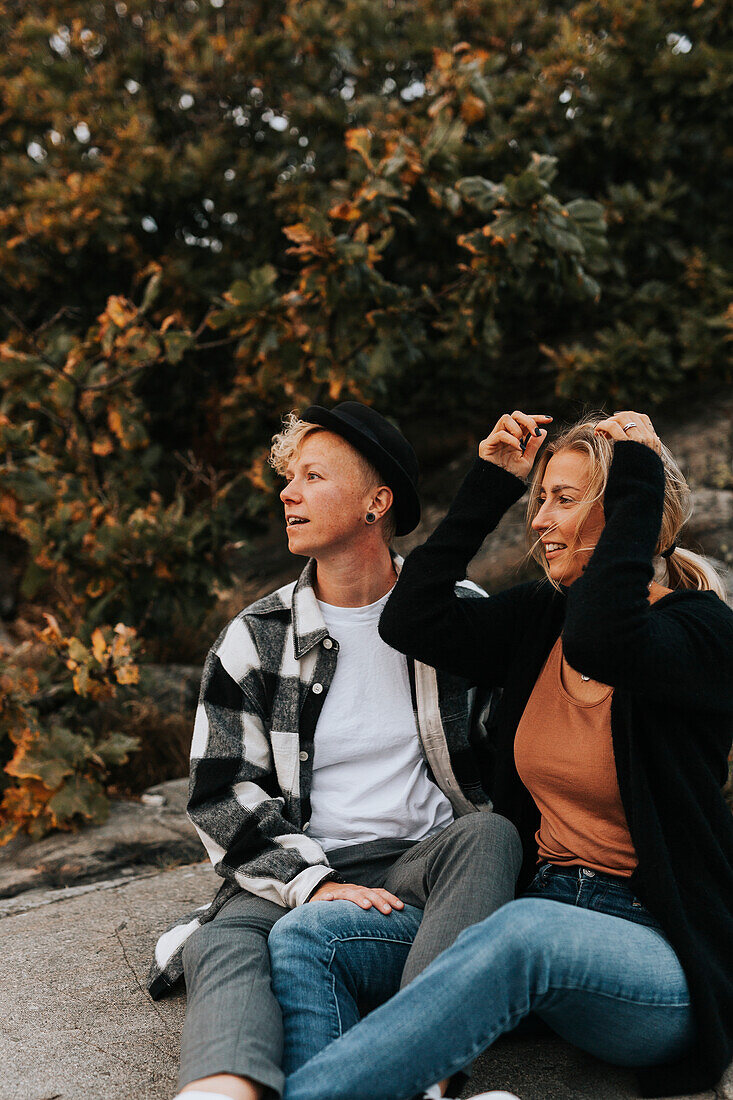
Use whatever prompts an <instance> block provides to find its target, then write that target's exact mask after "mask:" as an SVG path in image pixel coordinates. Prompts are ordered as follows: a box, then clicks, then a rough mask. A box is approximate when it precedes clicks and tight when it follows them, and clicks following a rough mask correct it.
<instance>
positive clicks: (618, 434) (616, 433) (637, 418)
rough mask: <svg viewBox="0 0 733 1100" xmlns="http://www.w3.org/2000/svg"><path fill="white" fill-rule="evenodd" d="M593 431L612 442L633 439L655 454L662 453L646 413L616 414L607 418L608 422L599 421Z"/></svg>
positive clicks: (658, 440) (658, 439)
mask: <svg viewBox="0 0 733 1100" xmlns="http://www.w3.org/2000/svg"><path fill="white" fill-rule="evenodd" d="M595 430H596V431H597V432H599V433H600V434H601V435H605V436H607V437H608V438H609V439H611V440H613V441H614V442H616V441H617V440H618V441H621V440H624V439H634V440H636V442H637V443H644V444H645V445H646V446H647V447H651V449H652V450H653V451H655V452H656V454H658V455H660V454H661V453H662V441H661V439H660V438H659V436H658V435H657V433H656V432H655V431H654V425H653V424H652V422H651V420H650V419H649V417H648V416H647V415H646V413H639V412H631V411H627V412H617V413H614V414H613V416H609V418H608V420H601V422H600V424H596V427H595Z"/></svg>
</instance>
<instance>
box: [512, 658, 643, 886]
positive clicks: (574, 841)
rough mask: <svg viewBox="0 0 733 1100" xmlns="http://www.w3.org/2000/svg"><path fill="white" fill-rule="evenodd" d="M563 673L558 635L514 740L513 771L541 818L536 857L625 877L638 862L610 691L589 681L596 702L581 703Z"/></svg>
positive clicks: (550, 861) (611, 691)
mask: <svg viewBox="0 0 733 1100" xmlns="http://www.w3.org/2000/svg"><path fill="white" fill-rule="evenodd" d="M566 667H567V666H566ZM562 671H563V660H562V637H560V638H558V640H557V642H556V643H555V645H554V647H553V649H552V651H551V652H550V655H549V657H548V658H547V661H546V662H545V665H544V668H543V669H542V672H541V673H540V675H539V677H538V679H537V682H536V684H535V686H534V689H533V691H532V694H531V695H530V697H529V700H528V701H527V706H526V707H525V710H524V714H523V715H522V718H521V721H520V723H519V726H518V728H517V733H516V738H515V742H514V757H515V762H516V765H517V771H518V772H519V776H520V778H521V780H522V782H523V783H524V785H525V787H527V789H528V790H529V792H530V794H531V795H532V798H533V799H534V801H535V803H536V805H537V808H538V809H539V811H540V815H541V821H540V828H539V830H538V832H537V848H538V855H539V859H540V861H542V862H544V861H547V862H549V863H555V864H565V865H568V866H583V867H590V868H592V869H593V870H596V871H607V872H609V873H610V874H613V875H622V876H628V875H630V874H631V872H632V871H633V870H634V868H635V867H636V862H637V861H636V852H635V851H634V846H633V844H632V842H631V836H630V834H629V829H628V825H627V823H626V815H625V813H624V809H623V806H622V805H621V796H620V794H619V789H618V781H617V778H616V765H615V761H614V756H613V746H612V742H611V698H612V695H613V688H611V687H606V688H605V690H604V685H601V684H596V685H595V687H596V692H595V696H594V697H595V700H596V701H594V702H583V701H580V699H578V698H575V697H574V696H573V695H571V694H570V693H569V691H568V690H567V688H566V685H565V684H564V683H563V675H562ZM574 675H575V676H576V678H577V673H575V674H574Z"/></svg>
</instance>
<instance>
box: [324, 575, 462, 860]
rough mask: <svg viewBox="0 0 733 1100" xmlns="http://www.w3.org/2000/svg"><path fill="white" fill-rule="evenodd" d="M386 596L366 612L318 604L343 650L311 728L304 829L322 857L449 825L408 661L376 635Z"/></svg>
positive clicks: (426, 833) (421, 836)
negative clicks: (430, 767)
mask: <svg viewBox="0 0 733 1100" xmlns="http://www.w3.org/2000/svg"><path fill="white" fill-rule="evenodd" d="M388 596H389V593H387V595H386V596H383V597H382V599H381V600H377V602H376V603H373V604H369V605H367V606H366V607H335V606H333V605H332V604H325V603H322V602H321V601H320V600H319V603H318V606H319V607H320V609H321V612H322V614H323V618H324V620H325V623H326V626H327V627H328V630H329V633H330V634H331V636H332V637H333V638H335V640H336V641H337V642H338V644H339V650H338V659H337V662H336V672H335V674H334V678H333V681H332V683H331V686H330V688H329V689H328V695H327V696H326V700H325V702H324V704H323V709H322V710H321V714H320V717H319V719H318V723H317V725H316V733H315V743H314V749H313V786H312V789H311V820H310V824H309V826H308V830H307V832H308V835H309V836H312V837H313V838H314V839H316V840H318V841H319V843H320V844H321V845H322V846H323V848H324V849H326V850H328V849H330V848H343V847H345V846H346V845H348V844H360V843H363V842H364V841H368V840H382V839H384V838H386V837H398V838H400V839H401V840H423V839H424V838H425V837H428V836H432V835H433V833H437V832H440V830H441V829H444V828H445V826H446V825H449V824H450V823H451V821H452V820H453V808H452V806H451V804H450V802H449V801H448V799H447V798H446V797H445V795H444V794H443V792H442V791H441V790H440V789H439V788H438V787H437V786H436V785H435V783H433V782H432V780H430V779H429V778H428V771H427V765H426V763H425V760H424V758H423V755H422V752H421V749H420V743H419V740H418V731H417V723H416V721H415V714H414V711H413V709H412V698H411V695H410V680H409V676H408V671H407V659H406V658H405V657H404V656H403V655H402V654H401V653H398V652H397V650H396V649H392V648H391V646H388V645H387V644H386V643H385V642H383V641H382V639H381V638H380V637H379V633H378V631H377V624H378V622H379V616H380V615H381V613H382V608H383V607H384V605H385V603H386V602H387V598H388Z"/></svg>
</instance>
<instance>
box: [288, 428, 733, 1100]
mask: <svg viewBox="0 0 733 1100" xmlns="http://www.w3.org/2000/svg"><path fill="white" fill-rule="evenodd" d="M551 419H552V418H551V417H549V416H546V415H540V414H534V415H529V414H526V413H524V412H522V411H520V410H516V411H515V412H513V413H512V414H511V415H510V414H504V415H503V416H501V417H500V418H499V420H498V421H497V423H496V425H495V426H494V428H493V429H492V431H491V432H490V433H489V435H488V436H487V437H486V438H485V439H484V440H482V442H481V443H480V444H479V457H478V458H477V460H476V462H475V464H474V466H473V467H472V469H471V470H470V471H469V473H468V476H467V477H466V479H465V481H464V483H463V486H462V487H461V489H460V490H459V492H458V495H457V497H456V499H455V501H454V503H453V505H452V507H451V509H450V511H449V513H448V515H447V516H446V518H445V519H444V520H443V522H442V523H441V524H440V525H439V526H438V528H437V529H436V531H435V533H434V534H433V535H432V536H431V537H430V538H429V539H428V541H427V542H426V543H425V544H424V546H422V547H420V548H418V549H417V550H415V551H414V552H413V553H412V554H411V555H410V557H409V558H408V560H407V561H406V563H405V565H404V567H403V570H402V573H401V576H400V578H399V580H398V582H397V585H396V587H395V589H394V592H393V594H392V596H391V597H390V599H389V601H388V603H387V605H386V608H385V610H384V612H383V615H382V620H381V622H380V633H381V634H382V637H383V638H384V639H385V640H386V641H387V642H388V643H389V644H390V645H392V646H394V647H395V648H396V649H400V650H402V651H403V652H405V653H408V654H409V655H410V656H412V657H415V658H417V659H418V660H420V661H423V662H425V663H427V664H431V665H434V666H435V667H437V668H440V669H444V670H446V671H447V672H452V673H455V674H458V675H462V676H464V677H467V678H468V679H469V680H470V681H471V682H472V683H474V684H476V685H478V686H479V688H491V689H498V688H500V689H502V695H501V702H500V704H499V708H498V712H497V714H496V720H495V723H494V726H493V728H492V730H491V735H490V745H489V746H488V752H487V756H486V759H487V765H486V767H487V773H486V775H485V777H484V785H485V786H486V787H487V790H489V791H490V793H491V795H492V799H493V805H494V810H495V811H496V812H498V813H501V814H503V815H505V816H506V817H508V818H509V819H510V820H511V821H512V822H513V823H514V824H515V825H516V827H517V829H518V831H519V833H520V836H521V838H522V843H523V848H524V865H523V869H522V873H521V875H520V880H519V885H518V896H517V899H516V900H514V901H510V902H509V903H508V904H506V905H505V906H504V907H503V908H501V909H500V910H499V911H498V912H496V913H494V914H493V915H492V916H491V917H489V918H487V919H486V920H484V921H482V922H480V923H479V924H476V925H474V926H473V927H471V928H469V929H467V930H466V931H465V932H463V933H462V934H461V936H460V937H459V938H458V940H457V941H456V943H455V944H454V945H453V946H452V947H451V948H449V949H448V950H447V951H445V952H444V953H443V954H442V955H441V956H440V957H439V958H437V959H436V960H435V961H434V962H433V963H432V964H431V965H430V966H429V967H428V968H427V969H426V970H425V971H424V972H423V973H422V974H421V975H420V976H419V977H418V978H417V979H416V980H415V981H414V982H412V983H411V984H410V985H409V986H407V987H406V988H404V989H403V990H402V991H401V992H400V993H399V994H397V996H395V997H393V998H392V1000H390V1001H389V1002H387V1004H385V1005H383V1006H381V1007H380V1008H378V1009H376V1010H375V1011H373V1012H371V1013H370V1014H369V1015H368V1016H367V1017H366V1018H365V1019H364V1020H362V1021H361V1023H359V1024H357V1025H356V1026H355V1027H353V1028H352V1029H351V1030H350V1031H349V1032H348V1033H347V1034H345V1035H343V1036H342V1037H341V1038H339V1039H337V1041H336V1042H334V1043H333V1044H332V1045H331V1046H330V1047H328V1048H327V1049H326V1050H325V1051H323V1052H322V1053H321V1054H319V1055H318V1056H317V1057H315V1058H313V1059H311V1061H310V1062H308V1063H307V1064H306V1065H305V1066H304V1067H303V1068H301V1069H300V1070H299V1071H297V1072H296V1073H295V1074H293V1075H292V1076H291V1077H290V1078H289V1079H288V1082H287V1085H286V1092H285V1100H317V1098H323V1097H326V1096H327V1097H329V1100H407V1098H411V1097H413V1096H416V1095H419V1094H421V1090H425V1089H427V1091H426V1092H423V1093H422V1095H423V1096H430V1097H439V1096H441V1095H442V1094H443V1089H444V1087H445V1086H446V1082H447V1080H448V1079H449V1078H450V1077H451V1076H452V1075H454V1074H456V1073H457V1072H458V1071H460V1070H461V1069H462V1067H464V1066H465V1065H467V1064H468V1063H469V1062H470V1061H471V1060H472V1059H473V1058H474V1057H475V1056H476V1055H477V1054H478V1053H479V1052H480V1051H481V1050H484V1049H485V1048H486V1047H488V1046H490V1045H491V1044H492V1043H493V1042H494V1040H495V1039H496V1038H497V1037H498V1036H499V1035H501V1034H503V1033H505V1032H507V1031H509V1030H511V1029H512V1028H514V1027H515V1026H516V1025H517V1023H519V1021H520V1020H522V1019H523V1018H524V1017H525V1016H527V1015H528V1014H530V1013H533V1014H534V1015H536V1016H539V1017H540V1018H542V1019H543V1020H544V1021H545V1022H546V1023H547V1024H548V1025H549V1026H550V1027H551V1028H552V1029H554V1030H555V1031H556V1032H557V1033H558V1034H559V1035H561V1036H562V1037H563V1038H565V1039H567V1040H569V1041H570V1042H571V1043H574V1044H576V1045H577V1046H579V1047H581V1048H582V1049H583V1050H586V1051H589V1052H590V1053H592V1054H595V1055H596V1056H598V1057H600V1058H604V1059H606V1060H608V1061H609V1062H613V1063H615V1064H619V1065H625V1066H633V1067H635V1068H636V1069H637V1070H638V1072H639V1076H640V1081H641V1087H642V1095H644V1096H665V1095H672V1094H674V1095H679V1094H680V1093H687V1092H698V1091H701V1090H703V1089H707V1088H711V1087H712V1086H714V1084H715V1083H716V1081H717V1079H718V1078H719V1076H720V1074H721V1073H722V1072H723V1070H724V1069H725V1068H726V1066H727V1065H728V1063H729V1061H730V1059H731V1055H732V1054H733V819H732V818H731V815H730V811H729V810H728V808H727V806H726V804H725V801H724V799H723V796H722V793H721V787H722V785H723V783H724V782H725V778H726V772H727V755H728V751H729V749H730V745H731V740H732V738H733V612H732V611H731V609H730V608H729V607H728V606H727V605H726V603H725V602H724V599H723V597H724V591H723V588H722V585H721V582H720V580H719V578H718V577H717V575H716V574H715V571H714V570H713V569H712V567H711V565H710V564H709V563H708V562H706V561H705V559H704V558H702V557H701V556H700V555H698V554H695V553H694V552H693V551H691V550H687V549H684V548H682V547H681V546H680V545H679V539H680V533H681V530H682V528H683V525H684V523H685V521H686V520H687V519H688V518H689V514H690V499H689V490H688V488H687V485H686V483H685V480H684V477H683V476H682V474H681V472H680V470H679V467H678V466H677V464H676V463H675V461H674V459H673V458H672V456H671V455H670V454H669V452H668V451H667V449H666V448H665V447H664V446H663V444H662V443H661V440H660V439H659V437H658V436H657V434H656V431H655V430H654V426H653V424H652V422H651V420H650V419H649V417H648V416H647V415H646V414H644V413H639V412H633V411H626V412H620V413H616V414H614V415H613V416H611V417H590V418H586V419H585V420H583V421H582V422H580V423H578V424H576V425H574V426H572V427H571V428H569V429H568V430H567V431H565V432H563V433H562V434H561V435H560V436H559V437H558V438H556V439H555V440H554V441H553V442H551V443H549V444H548V445H547V447H546V448H545V449H544V452H543V454H542V455H541V457H540V458H539V460H538V461H537V462H536V460H537V459H538V454H539V451H540V448H541V447H542V445H543V443H545V441H546V437H547V426H548V425H549V423H550V421H551ZM535 462H536V465H535ZM533 467H534V474H533V476H532V477H531V485H530V493H529V505H528V517H527V518H528V531H529V534H530V538H531V552H532V553H533V554H534V555H535V556H536V557H537V559H538V560H539V561H540V562H541V564H542V567H543V569H544V572H545V578H544V579H543V580H541V581H532V582H529V583H526V584H521V585H517V586H514V587H513V588H510V589H508V590H506V591H503V592H499V593H497V594H495V595H492V596H490V597H489V598H488V599H485V600H472V601H465V600H459V599H458V598H457V596H456V594H455V582H456V581H457V580H458V579H460V578H462V577H463V576H464V575H465V570H466V567H467V565H468V563H469V562H470V560H471V559H472V558H473V557H474V555H475V554H476V552H477V551H478V549H479V548H480V546H481V544H482V543H483V541H484V539H485V537H486V536H487V534H488V533H489V532H490V531H492V530H493V529H494V527H495V526H496V525H497V524H498V522H499V520H500V519H501V517H502V515H503V514H504V512H505V511H506V510H507V509H508V508H509V507H510V506H511V505H512V504H513V503H514V502H515V501H516V500H518V499H519V497H521V496H522V494H523V493H524V492H525V490H526V488H527V485H526V482H525V479H527V478H530V475H531V474H532V471H533ZM291 932H292V934H293V936H292V939H291V945H290V946H291V950H297V943H296V940H297V916H296V917H295V920H294V922H293V923H292V924H291ZM357 947H358V945H356V946H355V945H354V944H351V943H349V944H346V943H344V944H334V945H333V952H334V965H333V972H334V975H335V976H336V975H340V977H339V978H338V980H339V981H346V980H348V974H349V969H350V968H351V970H352V971H354V972H355V971H357V970H358V967H359V965H360V961H359V960H360V955H359V951H358V950H357ZM361 965H363V964H361ZM344 975H346V976H347V977H344ZM334 980H335V981H336V977H335V978H334ZM275 981H276V982H277V973H275ZM284 1000H285V1002H286V1003H285V1004H284V1009H285V1012H286V1013H287V997H285V998H284ZM435 1082H442V1083H441V1084H440V1085H436V1084H435ZM487 1095H488V1094H487Z"/></svg>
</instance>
